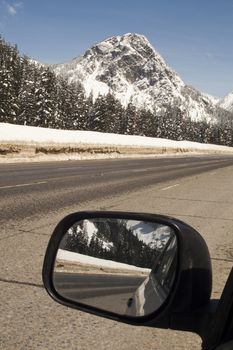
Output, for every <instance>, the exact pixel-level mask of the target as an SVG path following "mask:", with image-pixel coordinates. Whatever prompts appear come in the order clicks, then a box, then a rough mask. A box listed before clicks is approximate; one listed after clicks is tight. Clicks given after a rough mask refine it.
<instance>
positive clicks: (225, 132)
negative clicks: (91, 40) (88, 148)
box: [0, 38, 233, 146]
mask: <svg viewBox="0 0 233 350" xmlns="http://www.w3.org/2000/svg"><path fill="white" fill-rule="evenodd" d="M215 114H217V115H215V117H216V119H217V120H218V122H216V123H207V122H205V121H203V122H193V121H191V120H190V119H188V118H187V116H186V115H185V111H183V110H182V108H181V106H180V105H179V103H178V102H177V104H176V103H173V104H172V105H166V106H165V108H164V112H163V113H160V115H158V114H157V113H152V112H151V111H149V110H147V109H146V108H144V109H136V108H135V106H134V105H133V104H132V103H129V104H128V106H127V107H126V108H124V107H123V106H122V105H121V104H120V102H119V101H118V100H117V99H116V98H115V97H114V95H112V94H110V93H109V94H107V95H106V96H99V97H98V98H97V99H95V101H93V98H92V96H91V95H90V96H89V97H87V96H86V95H85V91H84V88H83V86H82V85H81V84H77V83H76V84H74V83H68V82H67V80H66V79H64V78H62V77H57V76H56V75H55V74H54V72H53V71H52V70H51V69H50V68H48V67H46V66H42V65H40V64H37V63H35V62H33V61H31V60H30V59H29V58H28V57H26V56H20V54H19V52H18V49H17V47H16V46H12V45H9V44H8V43H6V42H5V41H4V39H2V38H0V122H7V123H13V124H21V125H30V126H41V127H49V128H58V129H68V130H92V131H100V132H108V133H116V134H126V135H144V136H150V137H161V138H169V139H173V140H191V141H197V142H203V143H215V144H221V145H228V146H233V116H232V114H230V113H228V112H226V111H224V110H222V109H220V108H219V109H216V110H215Z"/></svg>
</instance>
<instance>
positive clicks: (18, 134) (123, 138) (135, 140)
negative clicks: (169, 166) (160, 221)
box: [0, 123, 233, 152]
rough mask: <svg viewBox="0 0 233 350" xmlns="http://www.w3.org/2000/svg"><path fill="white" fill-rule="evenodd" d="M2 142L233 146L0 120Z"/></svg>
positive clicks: (197, 146) (221, 149) (190, 147)
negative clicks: (46, 126)
mask: <svg viewBox="0 0 233 350" xmlns="http://www.w3.org/2000/svg"><path fill="white" fill-rule="evenodd" d="M0 142H4V143H6V142H9V143H10V142H15V143H40V144H43V143H46V144H79V145H109V146H110V145H111V146H112V145H117V146H136V147H140V146H142V147H160V148H161V147H166V148H185V149H190V150H191V149H195V150H214V151H216V150H219V151H228V152H233V148H232V147H226V146H218V145H210V144H202V143H197V142H190V141H173V140H167V139H160V138H153V137H145V136H132V135H118V134H107V133H101V132H95V131H79V130H77V131H72V130H56V129H48V128H40V127H33V126H24V125H13V124H7V123H0Z"/></svg>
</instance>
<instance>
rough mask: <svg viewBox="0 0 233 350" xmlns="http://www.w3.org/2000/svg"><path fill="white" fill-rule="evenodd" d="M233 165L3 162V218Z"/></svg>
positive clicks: (191, 160) (189, 160)
mask: <svg viewBox="0 0 233 350" xmlns="http://www.w3.org/2000/svg"><path fill="white" fill-rule="evenodd" d="M232 164H233V156H221V157H219V156H208V157H207V156H201V157H181V158H156V159H135V160H129V159H124V160H122V159H121V160H119V159H117V160H91V161H69V162H67V161H66V162H51V163H36V164H35V163H33V164H25V163H24V164H0V222H2V221H6V220H9V219H12V218H14V220H16V219H23V218H25V217H32V216H33V215H36V216H38V215H42V214H47V213H48V212H54V211H59V210H60V209H63V208H66V207H70V206H71V205H76V206H77V209H78V207H79V205H80V204H81V203H83V202H88V201H93V200H94V201H100V200H101V199H102V198H106V197H112V196H115V195H118V194H122V193H123V194H125V193H129V192H132V191H135V190H138V189H140V188H145V187H148V186H150V185H153V184H158V183H162V182H165V181H169V180H176V179H177V180H178V179H180V178H182V177H185V176H190V175H195V174H200V173H202V172H205V171H209V170H215V169H218V168H222V167H225V166H229V165H232Z"/></svg>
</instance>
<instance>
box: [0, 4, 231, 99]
mask: <svg viewBox="0 0 233 350" xmlns="http://www.w3.org/2000/svg"><path fill="white" fill-rule="evenodd" d="M129 32H134V33H139V34H143V35H145V36H146V37H147V38H148V40H149V41H150V42H151V44H152V45H153V46H154V47H155V48H156V49H157V50H158V51H159V52H160V54H161V55H162V56H163V57H164V59H165V60H166V62H167V63H168V65H169V66H170V67H172V68H173V69H174V70H175V71H176V72H177V73H178V74H179V75H180V76H181V78H182V79H183V80H184V81H185V83H186V84H189V85H192V86H194V87H195V88H197V89H199V90H201V91H203V92H206V93H209V94H212V95H214V96H218V97H222V96H224V95H226V94H227V93H228V92H230V91H232V90H233V0H140V1H139V0H122V1H121V0H118V1H111V0H108V1H107V0H96V1H94V0H82V1H81V0H76V1H75V0H66V1H64V0H57V1H55V0H40V1H36V0H22V1H20V0H19V1H17V0H16V1H9V0H0V33H1V34H2V36H3V37H4V38H5V39H6V40H7V41H9V42H11V43H14V44H15V43H16V44H17V45H18V48H19V50H20V52H21V53H24V54H27V55H28V56H30V57H32V58H34V59H37V60H39V61H41V62H45V63H58V62H64V61H68V60H70V59H72V58H74V57H76V56H79V55H80V54H82V53H84V51H85V50H86V49H88V48H89V47H90V46H91V45H92V44H94V43H96V42H99V41H102V40H104V39H106V38H108V37H110V36H113V35H120V34H124V33H129Z"/></svg>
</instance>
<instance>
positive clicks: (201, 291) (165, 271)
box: [43, 211, 212, 334]
mask: <svg viewBox="0 0 233 350" xmlns="http://www.w3.org/2000/svg"><path fill="white" fill-rule="evenodd" d="M43 282H44V286H45V288H46V290H47V291H48V293H49V295H50V296H51V297H52V298H53V299H54V300H55V301H57V302H59V303H61V304H63V305H66V306H69V307H72V308H76V309H78V310H82V311H85V312H89V313H92V314H96V315H99V316H103V317H107V318H110V319H114V320H118V321H121V322H125V323H128V324H134V325H147V326H154V327H161V328H172V329H181V330H188V331H193V332H197V333H198V334H200V333H201V327H202V323H203V318H202V317H200V315H201V314H202V313H203V312H204V311H203V310H204V309H205V308H206V307H207V305H208V304H209V301H210V295H211V289H212V271H211V263H210V256H209V252H208V248H207V246H206V244H205V241H204V240H203V238H202V237H201V236H200V234H199V233H198V232H196V231H195V230H194V229H193V228H192V227H190V226H188V225H186V224H185V223H183V222H181V221H179V220H177V219H174V218H170V217H166V216H161V215H154V214H141V213H127V212H103V211H101V212H79V213H73V214H71V215H68V216H67V217H65V218H64V219H63V220H62V221H61V222H60V223H59V224H58V225H57V227H56V228H55V230H54V232H53V234H52V237H51V239H50V241H49V244H48V248H47V251H46V255H45V259H44V265H43Z"/></svg>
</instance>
